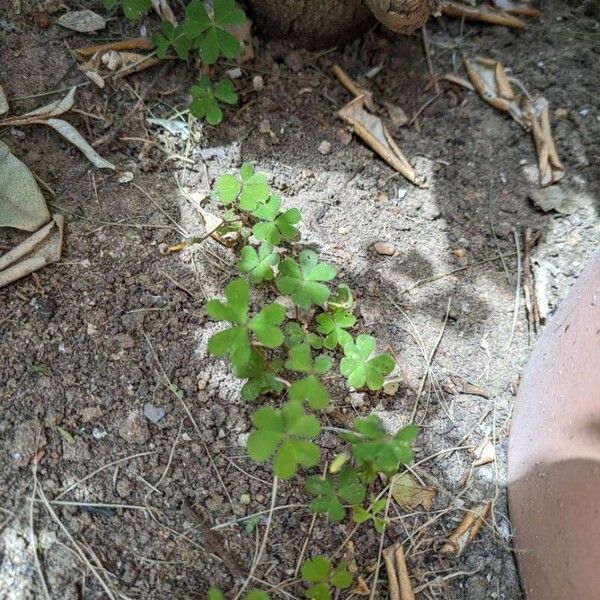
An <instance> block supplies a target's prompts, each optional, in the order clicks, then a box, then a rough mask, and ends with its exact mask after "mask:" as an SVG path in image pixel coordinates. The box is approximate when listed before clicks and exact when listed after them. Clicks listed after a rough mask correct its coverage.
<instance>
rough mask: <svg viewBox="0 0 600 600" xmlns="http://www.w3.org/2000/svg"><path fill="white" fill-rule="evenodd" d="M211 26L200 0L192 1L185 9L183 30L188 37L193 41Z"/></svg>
mask: <svg viewBox="0 0 600 600" xmlns="http://www.w3.org/2000/svg"><path fill="white" fill-rule="evenodd" d="M211 24H212V21H211V18H210V16H209V15H208V12H207V10H206V8H205V7H204V4H202V2H200V0H192V1H191V2H190V3H189V4H188V5H187V8H186V9H185V22H184V24H183V28H184V30H185V32H186V33H187V35H188V37H190V38H191V39H194V38H196V37H198V36H199V35H200V34H201V33H202V32H204V31H206V30H207V29H208V28H209V27H210V26H211Z"/></svg>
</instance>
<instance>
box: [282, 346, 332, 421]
mask: <svg viewBox="0 0 600 600" xmlns="http://www.w3.org/2000/svg"><path fill="white" fill-rule="evenodd" d="M331 364H332V359H331V357H329V356H325V355H321V356H319V357H318V358H317V359H316V360H315V361H313V359H312V355H311V349H310V344H309V343H308V342H304V343H301V344H298V345H296V346H292V347H291V348H290V349H289V355H288V359H287V361H286V362H285V366H286V368H287V369H289V370H290V371H298V372H299V373H306V374H307V375H306V377H303V378H302V379H299V380H298V381H294V383H292V385H291V386H290V389H289V390H288V394H289V397H290V400H294V401H296V402H308V404H309V405H310V406H311V408H314V409H316V410H322V409H324V408H327V406H328V405H329V393H328V392H327V388H326V387H325V386H324V385H323V384H322V383H321V382H320V381H319V378H318V377H317V375H321V374H323V373H326V372H327V371H328V370H329V369H330V368H331Z"/></svg>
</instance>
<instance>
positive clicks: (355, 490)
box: [305, 467, 365, 523]
mask: <svg viewBox="0 0 600 600" xmlns="http://www.w3.org/2000/svg"><path fill="white" fill-rule="evenodd" d="M305 485H306V489H307V490H308V491H309V492H310V493H311V494H313V495H315V496H316V498H315V499H314V500H312V501H311V503H310V511H311V512H312V513H315V514H320V513H324V514H326V515H327V516H328V517H329V518H330V519H331V520H332V521H335V522H336V523H339V522H340V521H343V519H344V517H345V516H346V509H345V508H344V504H351V505H352V504H361V503H362V501H363V500H364V499H365V486H364V485H363V483H362V482H361V481H360V478H359V475H358V473H357V472H356V471H355V470H354V469H353V468H352V467H343V468H342V469H341V470H340V472H339V473H338V474H337V475H335V476H328V477H323V476H321V475H311V476H310V477H307V479H306V484H305Z"/></svg>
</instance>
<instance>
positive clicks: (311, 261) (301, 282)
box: [275, 250, 336, 310]
mask: <svg viewBox="0 0 600 600" xmlns="http://www.w3.org/2000/svg"><path fill="white" fill-rule="evenodd" d="M335 274H336V270H335V267H333V266H331V265H328V264H327V263H324V262H319V260H318V258H317V255H316V253H315V252H313V251H312V250H303V251H302V252H300V261H299V264H298V263H297V262H296V261H294V260H293V259H291V258H286V259H284V260H282V261H281V263H280V266H279V275H278V277H277V279H276V280H275V283H276V285H277V289H278V290H279V291H280V292H281V293H282V294H287V295H289V296H291V298H292V300H293V301H294V303H295V304H297V305H298V306H299V307H300V308H303V309H305V310H307V309H309V308H310V306H311V304H317V305H323V304H325V302H327V298H328V297H329V288H328V287H327V286H326V285H325V284H324V283H322V282H323V281H331V280H332V279H333V278H334V277H335Z"/></svg>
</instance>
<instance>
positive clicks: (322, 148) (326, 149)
mask: <svg viewBox="0 0 600 600" xmlns="http://www.w3.org/2000/svg"><path fill="white" fill-rule="evenodd" d="M319 152H320V153H321V154H323V155H325V154H329V153H330V152H331V142H328V141H327V140H323V141H322V142H321V143H320V144H319Z"/></svg>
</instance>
